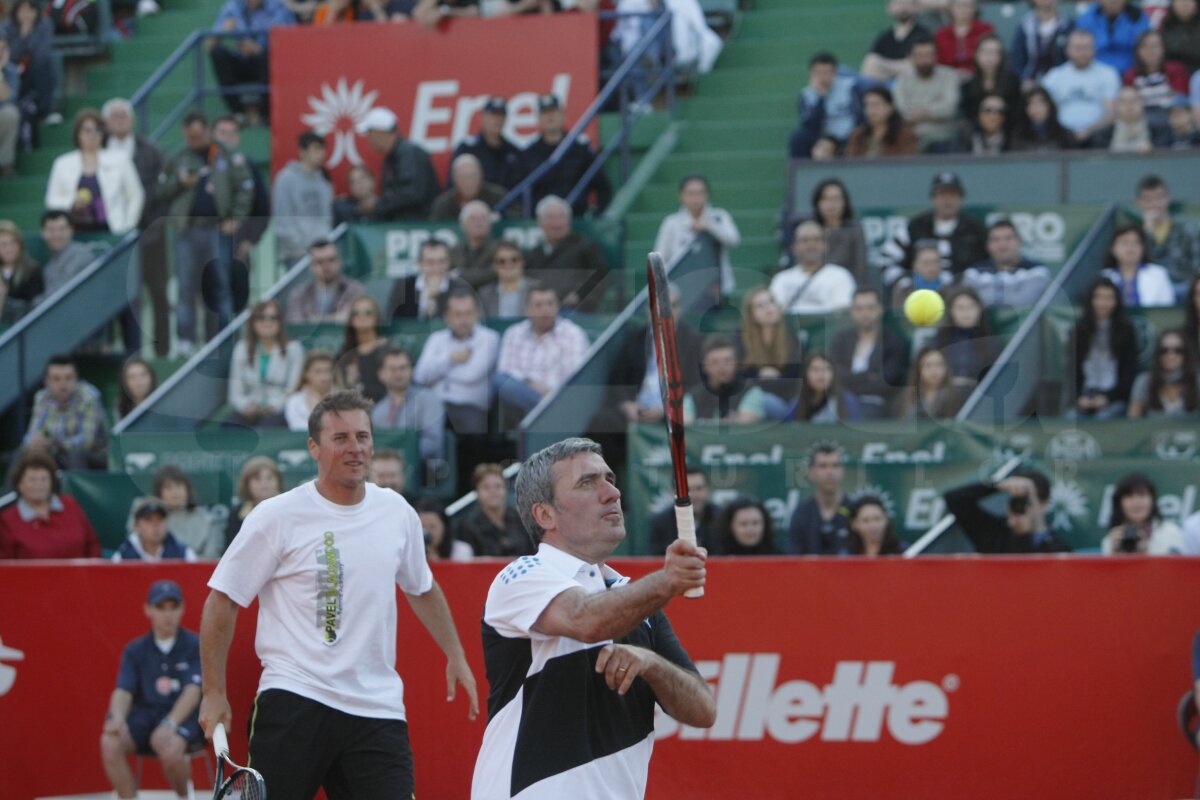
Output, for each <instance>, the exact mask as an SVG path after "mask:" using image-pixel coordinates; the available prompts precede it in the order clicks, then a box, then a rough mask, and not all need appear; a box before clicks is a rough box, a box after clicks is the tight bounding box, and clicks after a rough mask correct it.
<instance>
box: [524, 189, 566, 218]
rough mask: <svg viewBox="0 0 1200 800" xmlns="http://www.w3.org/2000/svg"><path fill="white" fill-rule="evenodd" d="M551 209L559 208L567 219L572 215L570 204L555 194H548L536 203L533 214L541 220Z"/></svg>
mask: <svg viewBox="0 0 1200 800" xmlns="http://www.w3.org/2000/svg"><path fill="white" fill-rule="evenodd" d="M551 208H561V209H562V210H563V211H566V212H567V216H568V217H569V216H571V215H572V214H573V213H574V212H573V210H572V209H571V204H570V203H568V202H567V201H566V200H563V199H562V198H561V197H559V196H558V195H556V194H550V195H546V196H545V197H543V198H542V199H541V200H539V201H538V204H537V207H536V208H535V209H534V214H536V215H537V218H538V219H541V218H542V215H543V214H544V213H545V212H546V211H549V210H550V209H551Z"/></svg>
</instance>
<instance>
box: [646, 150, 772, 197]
mask: <svg viewBox="0 0 1200 800" xmlns="http://www.w3.org/2000/svg"><path fill="white" fill-rule="evenodd" d="M693 172H699V173H700V174H702V175H705V176H707V177H708V179H709V180H710V181H712V182H713V183H720V182H723V181H727V180H729V181H732V180H755V181H763V183H764V185H765V186H773V187H776V189H775V191H778V192H779V193H780V196H782V191H783V185H784V183H785V181H786V178H787V154H786V153H784V152H780V151H778V150H774V151H765V152H764V151H762V150H733V151H730V150H725V151H715V150H714V151H704V152H697V153H679V154H672V155H671V156H668V157H667V159H666V160H665V161H664V162H663V167H662V170H660V172H659V174H658V176H657V177H658V179H660V180H664V181H667V182H678V181H679V179H680V178H682V177H683V176H685V175H688V174H690V173H693Z"/></svg>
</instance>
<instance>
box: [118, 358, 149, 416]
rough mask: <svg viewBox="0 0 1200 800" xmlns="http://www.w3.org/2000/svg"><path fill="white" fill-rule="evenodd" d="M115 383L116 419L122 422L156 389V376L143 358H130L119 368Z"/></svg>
mask: <svg viewBox="0 0 1200 800" xmlns="http://www.w3.org/2000/svg"><path fill="white" fill-rule="evenodd" d="M117 383H118V386H117V415H116V418H117V420H122V419H125V417H127V416H129V413H130V412H131V411H133V410H134V409H135V408H137V407H138V406H140V405H141V404H142V403H143V402H144V401H145V400H146V398H147V397H149V396H150V395H151V393H153V392H154V390H155V389H157V388H158V375H156V374H155V372H154V367H152V366H150V364H149V363H148V362H147V361H146V360H145V359H144V358H142V357H141V356H130V357H129V358H127V359H126V360H125V363H124V364H123V365H122V366H121V377H120V379H119V380H118V381H117Z"/></svg>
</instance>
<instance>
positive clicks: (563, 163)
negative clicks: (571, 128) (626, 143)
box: [521, 94, 613, 215]
mask: <svg viewBox="0 0 1200 800" xmlns="http://www.w3.org/2000/svg"><path fill="white" fill-rule="evenodd" d="M538 131H539V133H540V134H541V135H540V136H538V138H536V139H534V140H533V141H532V142H530V143H529V145H528V146H527V147H526V148H525V151H524V152H523V153H522V154H521V168H522V171H521V177H522V179H523V178H524V177H526V176H528V175H529V173H531V172H533V171H534V170H535V169H537V168H538V167H540V166H541V165H542V164H543V163H544V162H546V161H548V160H549V159H550V156H551V155H552V154H553V153H554V151H555V150H557V149H558V146H559V144H561V143H562V140H563V139H564V138H566V135H567V125H566V117H565V116H564V115H563V109H562V104H561V103H560V102H559V100H558V97H557V96H555V95H553V94H544V95H542V96H541V97H539V98H538ZM595 160H596V151H595V150H593V149H592V144H591V142H590V141H589V140H588V138H587V136H586V135H582V136H580V137H579V138H578V139H576V140H575V143H574V144H573V145H571V146H570V147H569V148H567V151H566V152H565V153H563V156H562V159H561V160H560V161H559V162H558V163H557V164H555V165H554V166H553V167H551V168H550V169H549V170H548V171H547V172H546V173H545V174H544V175H542V176H541V177H540V178H538V180H537V182H536V183H534V184H533V202H534V204H535V205H536V204H537V203H538V201H540V200H541V199H542V198H543V197H549V196H550V195H555V196H557V197H566V196H567V195H569V194H570V193H571V190H572V189H574V188H575V186H576V185H577V184H578V183H579V181H580V180H581V179H582V178H583V174H584V173H585V172H587V171H588V169H589V168H590V167H591V166H592V162H593V161H595ZM593 193H594V194H595V204H594V205H595V208H596V210H597V211H603V210H604V208H605V206H607V205H608V202H609V200H611V199H612V193H613V192H612V184H611V183H609V180H608V176H607V175H605V174H604V170H603V169H601V170H599V171H598V172H597V173H596V174H595V175H593V176H592V179H591V180H590V181H589V182H588V186H587V189H585V190H584V191H582V192H580V193H579V196H578V197H577V198H575V202H573V203H572V204H571V205H572V208H573V210H574V211H575V213H576V214H579V215H583V214H585V213H587V211H588V209H589V208H591V207H592V205H593V203H592V200H591V198H590V195H592V194H593Z"/></svg>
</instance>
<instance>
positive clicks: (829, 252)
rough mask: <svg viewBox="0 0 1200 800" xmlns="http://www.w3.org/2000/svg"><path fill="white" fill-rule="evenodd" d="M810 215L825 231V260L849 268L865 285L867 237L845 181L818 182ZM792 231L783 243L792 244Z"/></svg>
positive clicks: (857, 279)
mask: <svg viewBox="0 0 1200 800" xmlns="http://www.w3.org/2000/svg"><path fill="white" fill-rule="evenodd" d="M812 218H813V219H814V220H816V221H817V222H819V223H820V225H821V228H822V229H824V231H825V260H826V261H828V262H829V263H830V264H837V265H838V266H839V267H845V268H846V269H848V270H850V274H851V275H853V276H854V280H855V281H857V282H858V285H859V286H862V285H864V284H865V283H866V282H867V280H868V278H867V238H866V236H864V235H863V229H862V225H860V224H859V223H858V220H857V219H855V218H854V206H853V205H852V204H851V203H850V193H849V192H848V191H847V190H846V186H845V184H843V183H842V182H841V181H839V180H838V179H837V178H827V179H825V180H823V181H821V182H820V183H818V184H817V188H816V189H813V193H812ZM793 233H794V231H788V240H787V243H786V244H789V245H790V244H791V241H792V238H791V237H792V234H793Z"/></svg>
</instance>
